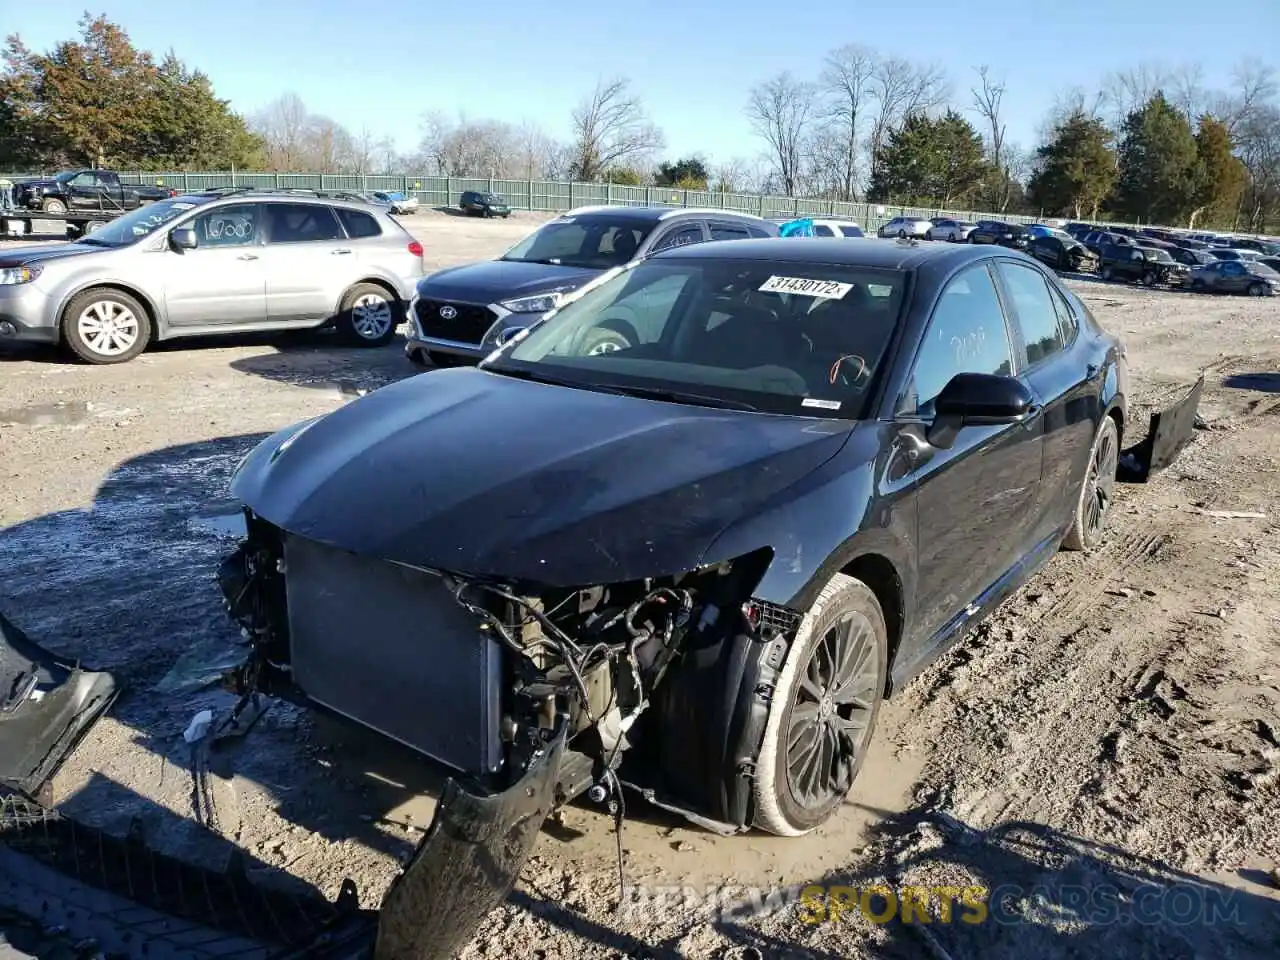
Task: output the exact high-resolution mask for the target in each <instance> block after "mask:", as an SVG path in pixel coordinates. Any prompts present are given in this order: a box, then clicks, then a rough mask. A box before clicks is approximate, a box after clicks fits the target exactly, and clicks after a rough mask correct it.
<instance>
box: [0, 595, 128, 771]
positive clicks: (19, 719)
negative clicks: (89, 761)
mask: <svg viewBox="0 0 1280 960" xmlns="http://www.w3.org/2000/svg"><path fill="white" fill-rule="evenodd" d="M115 696H116V683H115V680H114V679H113V678H112V677H111V675H110V674H108V673H94V672H92V671H88V670H82V669H80V668H79V667H78V666H76V665H75V664H74V663H71V662H69V661H66V660H63V659H62V658H60V657H57V656H55V655H54V654H52V653H50V652H49V651H47V650H44V649H42V648H41V647H39V646H37V645H36V644H35V643H34V642H32V641H31V640H30V639H29V638H28V637H27V635H26V634H24V633H23V632H22V631H21V630H19V629H18V628H17V627H16V626H14V624H13V623H11V622H10V621H9V620H8V619H6V618H5V616H4V615H3V614H0V786H2V787H7V788H9V789H11V790H18V791H20V792H21V793H25V794H27V795H28V796H34V795H35V794H36V793H37V791H38V790H39V789H40V787H41V786H42V785H43V784H44V782H45V781H46V780H48V779H49V777H51V776H53V774H54V772H55V771H56V770H57V769H58V766H59V765H60V764H61V763H62V761H63V759H65V758H66V756H67V754H68V753H70V752H71V750H72V748H73V747H74V746H75V745H76V742H77V741H78V740H79V739H80V736H81V735H82V734H83V733H84V732H85V731H86V730H88V729H89V727H90V726H92V725H93V722H94V721H95V720H97V719H98V717H99V716H101V715H102V713H103V712H104V711H105V710H106V709H107V707H109V706H110V705H111V701H112V700H114V699H115Z"/></svg>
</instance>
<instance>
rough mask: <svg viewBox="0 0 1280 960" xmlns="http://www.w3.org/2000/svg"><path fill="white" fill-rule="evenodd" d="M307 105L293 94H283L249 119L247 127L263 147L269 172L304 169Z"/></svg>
mask: <svg viewBox="0 0 1280 960" xmlns="http://www.w3.org/2000/svg"><path fill="white" fill-rule="evenodd" d="M308 118H309V114H308V113H307V105H306V104H305V103H303V102H302V98H301V97H299V96H298V95H297V94H296V93H285V94H282V95H281V96H279V97H277V98H276V99H275V100H273V101H271V103H269V104H267V106H265V107H264V108H263V109H262V110H260V111H258V113H257V114H256V115H255V116H254V117H253V118H252V119H251V120H250V123H249V125H250V127H251V128H252V129H253V131H254V132H255V133H257V134H258V135H259V136H260V137H262V139H263V141H264V142H265V143H266V147H267V165H268V167H270V168H271V169H272V170H301V169H303V167H304V166H305V162H304V158H303V154H304V152H305V150H306V138H307V123H308Z"/></svg>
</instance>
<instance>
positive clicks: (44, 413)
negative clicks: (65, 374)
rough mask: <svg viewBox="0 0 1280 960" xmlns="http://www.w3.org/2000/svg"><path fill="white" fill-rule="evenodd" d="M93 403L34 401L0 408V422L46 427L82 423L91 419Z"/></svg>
mask: <svg viewBox="0 0 1280 960" xmlns="http://www.w3.org/2000/svg"><path fill="white" fill-rule="evenodd" d="M91 409H92V405H91V404H90V403H89V402H88V401H87V400H74V401H72V400H67V401H62V402H60V403H34V404H32V405H30V406H27V407H14V408H13V409H12V410H0V423H3V424H7V425H10V426H23V427H44V426H60V425H63V424H69V423H82V422H84V421H85V420H87V419H89V412H90V410H91Z"/></svg>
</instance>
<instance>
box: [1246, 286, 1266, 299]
mask: <svg viewBox="0 0 1280 960" xmlns="http://www.w3.org/2000/svg"><path fill="white" fill-rule="evenodd" d="M1266 292H1267V288H1266V285H1265V284H1261V283H1251V284H1249V296H1251V297H1261V296H1265V295H1266Z"/></svg>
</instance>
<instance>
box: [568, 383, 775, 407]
mask: <svg viewBox="0 0 1280 960" xmlns="http://www.w3.org/2000/svg"><path fill="white" fill-rule="evenodd" d="M592 386H593V387H594V388H597V389H600V390H608V391H611V392H615V393H621V394H626V395H628V396H634V397H647V398H649V399H652V400H669V401H670V402H672V403H688V404H692V405H695V406H699V407H715V408H716V409H719V410H745V411H747V412H752V413H753V412H755V411H756V410H757V409H758V408H757V407H755V406H752V405H751V404H749V403H747V402H746V401H743V400H730V399H728V398H726V397H717V396H714V395H712V394H709V393H690V392H689V391H688V390H671V389H668V388H667V387H633V386H621V385H619V384H616V383H609V384H592Z"/></svg>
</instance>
